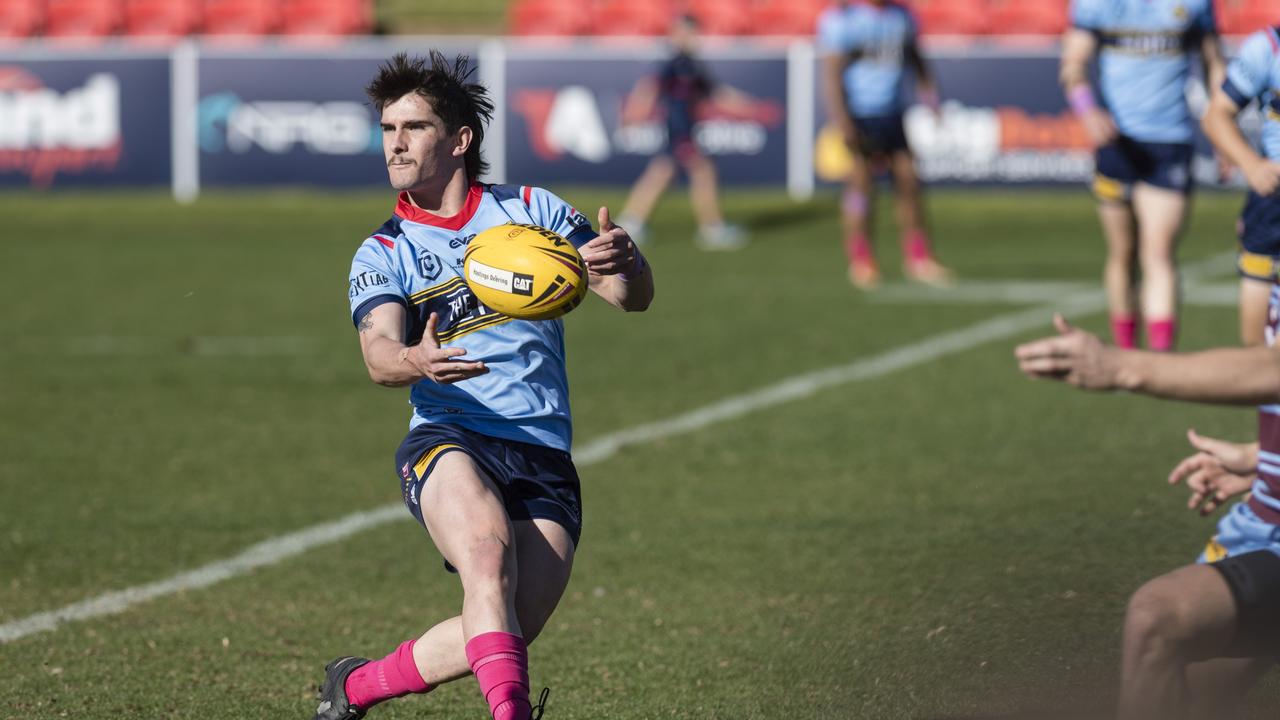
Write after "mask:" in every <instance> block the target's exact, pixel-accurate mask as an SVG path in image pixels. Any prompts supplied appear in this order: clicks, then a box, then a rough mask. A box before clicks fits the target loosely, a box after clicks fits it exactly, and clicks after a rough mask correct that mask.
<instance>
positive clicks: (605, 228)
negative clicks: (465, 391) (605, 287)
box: [578, 207, 639, 275]
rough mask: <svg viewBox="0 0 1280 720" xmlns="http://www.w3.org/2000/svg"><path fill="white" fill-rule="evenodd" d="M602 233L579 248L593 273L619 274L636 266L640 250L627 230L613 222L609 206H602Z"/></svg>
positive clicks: (588, 269)
mask: <svg viewBox="0 0 1280 720" xmlns="http://www.w3.org/2000/svg"><path fill="white" fill-rule="evenodd" d="M599 220H600V235H599V236H598V237H596V238H595V239H593V240H591V242H588V243H586V244H585V245H583V246H582V247H580V248H578V252H579V253H581V254H582V259H583V261H584V262H586V264H587V271H588V272H590V273H591V274H593V275H617V274H618V273H622V272H626V271H628V270H630V269H631V268H633V267H635V265H636V262H637V261H638V255H639V251H638V250H636V244H635V243H634V242H633V241H632V240H631V236H630V235H628V234H627V231H626V230H623V229H622V228H620V227H618V226H617V225H614V224H613V220H611V219H610V218H609V208H607V207H602V208H600V215H599Z"/></svg>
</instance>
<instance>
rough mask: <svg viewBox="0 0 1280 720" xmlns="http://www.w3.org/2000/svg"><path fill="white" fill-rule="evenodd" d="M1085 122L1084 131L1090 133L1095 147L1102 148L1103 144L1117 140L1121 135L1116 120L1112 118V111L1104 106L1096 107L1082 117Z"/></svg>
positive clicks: (1090, 139) (1090, 138)
mask: <svg viewBox="0 0 1280 720" xmlns="http://www.w3.org/2000/svg"><path fill="white" fill-rule="evenodd" d="M1081 122H1083V123H1084V131H1085V132H1086V133H1088V135H1089V141H1090V142H1092V143H1093V146H1094V148H1100V147H1102V146H1103V145H1106V144H1107V143H1109V142H1111V141H1112V140H1115V139H1116V138H1117V137H1118V136H1119V134H1120V133H1119V131H1118V130H1116V122H1115V120H1113V119H1112V118H1111V113H1109V112H1107V111H1106V110H1103V109H1102V108H1094V109H1093V110H1090V111H1089V112H1088V113H1086V114H1085V115H1084V116H1083V117H1081Z"/></svg>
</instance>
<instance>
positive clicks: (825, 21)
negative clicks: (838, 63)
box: [818, 9, 853, 53]
mask: <svg viewBox="0 0 1280 720" xmlns="http://www.w3.org/2000/svg"><path fill="white" fill-rule="evenodd" d="M843 30H844V23H842V22H840V14H839V13H838V12H837V11H836V10H835V9H829V10H826V11H825V12H823V13H822V14H821V15H819V16H818V49H819V50H821V51H822V52H825V53H845V52H848V51H850V50H852V49H853V48H852V47H849V43H848V40H847V39H846V38H845V34H844V32H843Z"/></svg>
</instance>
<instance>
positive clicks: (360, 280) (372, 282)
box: [348, 270, 391, 297]
mask: <svg viewBox="0 0 1280 720" xmlns="http://www.w3.org/2000/svg"><path fill="white" fill-rule="evenodd" d="M390 284H391V281H390V280H388V279H387V276H386V275H383V274H382V273H380V272H374V271H372V270H366V271H364V272H362V273H360V274H359V275H356V276H355V277H353V278H351V291H350V292H349V293H348V296H349V297H355V296H356V295H359V294H360V293H362V292H364V291H365V290H368V289H369V288H371V287H386V286H388V285H390Z"/></svg>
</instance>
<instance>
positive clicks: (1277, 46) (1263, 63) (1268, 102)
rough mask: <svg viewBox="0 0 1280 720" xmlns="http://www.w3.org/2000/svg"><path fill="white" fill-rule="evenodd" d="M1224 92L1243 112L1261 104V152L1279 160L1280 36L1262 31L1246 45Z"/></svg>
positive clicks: (1229, 70)
mask: <svg viewBox="0 0 1280 720" xmlns="http://www.w3.org/2000/svg"><path fill="white" fill-rule="evenodd" d="M1277 19H1280V18H1277ZM1222 89H1223V90H1224V91H1226V93H1227V94H1228V95H1230V96H1231V99H1232V100H1234V101H1235V103H1236V105H1237V106H1239V107H1240V108H1241V109H1243V108H1245V107H1247V106H1248V105H1249V103H1251V102H1253V101H1254V100H1257V101H1258V104H1259V105H1260V106H1261V108H1262V113H1263V123H1262V152H1263V154H1264V155H1266V157H1267V158H1269V159H1271V160H1277V159H1280V95H1277V89H1280V36H1277V35H1276V29H1275V28H1267V29H1266V30H1260V31H1258V32H1256V33H1254V34H1252V35H1250V36H1249V38H1248V39H1247V40H1245V41H1244V44H1243V45H1241V46H1240V52H1239V54H1237V55H1236V57H1235V59H1233V60H1232V61H1231V64H1230V65H1228V66H1227V80H1226V82H1224V83H1223V84H1222Z"/></svg>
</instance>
